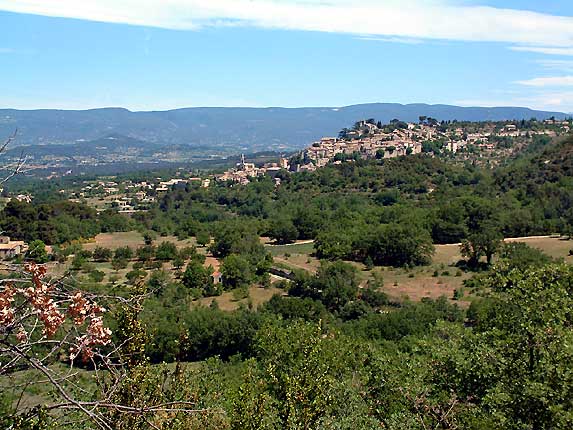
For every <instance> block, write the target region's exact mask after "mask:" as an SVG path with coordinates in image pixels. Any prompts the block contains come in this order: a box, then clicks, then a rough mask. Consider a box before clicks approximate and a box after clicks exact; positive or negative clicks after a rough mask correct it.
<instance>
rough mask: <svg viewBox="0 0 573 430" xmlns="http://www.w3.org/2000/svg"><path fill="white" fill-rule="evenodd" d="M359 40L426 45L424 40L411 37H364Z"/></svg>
mask: <svg viewBox="0 0 573 430" xmlns="http://www.w3.org/2000/svg"><path fill="white" fill-rule="evenodd" d="M357 39H358V40H365V41H368V42H384V43H404V44H406V45H419V44H421V43H424V41H423V40H422V39H414V38H411V37H373V36H362V37H357Z"/></svg>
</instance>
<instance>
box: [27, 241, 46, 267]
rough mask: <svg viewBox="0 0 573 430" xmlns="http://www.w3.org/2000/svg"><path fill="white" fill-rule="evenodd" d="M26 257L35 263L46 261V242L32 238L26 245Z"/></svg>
mask: <svg viewBox="0 0 573 430" xmlns="http://www.w3.org/2000/svg"><path fill="white" fill-rule="evenodd" d="M26 258H28V259H30V260H32V261H35V262H36V263H40V264H42V263H46V262H47V261H48V259H49V258H48V252H47V251H46V244H45V243H44V242H43V241H41V240H34V241H32V242H30V244H29V245H28V251H27V252H26Z"/></svg>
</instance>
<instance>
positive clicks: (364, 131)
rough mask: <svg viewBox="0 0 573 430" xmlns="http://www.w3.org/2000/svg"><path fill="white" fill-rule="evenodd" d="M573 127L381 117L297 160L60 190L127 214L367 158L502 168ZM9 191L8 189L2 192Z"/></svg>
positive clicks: (26, 196) (572, 123)
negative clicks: (193, 193) (197, 193)
mask: <svg viewBox="0 0 573 430" xmlns="http://www.w3.org/2000/svg"><path fill="white" fill-rule="evenodd" d="M572 129H573V120H571V119H569V120H555V119H547V120H544V121H537V120H535V119H531V120H527V121H524V120H522V121H502V122H458V121H451V122H449V121H448V122H445V121H441V122H439V121H437V120H435V119H433V118H428V117H420V118H419V122H418V123H412V122H404V121H400V120H397V119H395V120H392V121H390V122H389V123H388V124H382V123H381V122H380V121H375V120H374V119H366V120H361V121H358V122H356V123H355V124H354V125H353V126H352V128H344V129H342V130H341V131H340V133H339V134H338V136H337V137H323V138H322V139H320V140H318V141H316V142H313V143H312V144H311V145H310V146H308V147H307V148H305V149H303V150H302V151H300V152H298V153H296V154H294V155H291V156H290V158H286V157H283V156H281V157H279V158H278V160H276V159H275V160H276V161H272V159H271V160H268V161H267V162H260V163H255V162H252V161H250V162H249V161H247V160H246V159H245V156H244V155H242V156H241V159H240V161H239V162H238V163H237V164H236V165H235V166H234V167H232V168H230V169H228V170H226V171H224V172H223V173H218V174H217V173H210V174H206V175H197V174H196V173H195V174H191V173H190V172H188V171H186V169H183V168H179V169H178V170H177V172H176V173H175V174H174V175H173V176H172V177H164V178H153V179H147V180H145V181H135V180H134V181H132V180H127V179H124V180H119V179H116V178H114V177H109V179H104V178H101V179H98V180H91V181H80V184H81V185H80V187H77V188H76V187H72V188H71V189H70V188H67V189H61V190H60V194H62V196H63V197H65V198H67V199H69V200H71V201H75V202H81V201H84V202H86V203H87V204H88V205H90V206H91V207H94V208H95V209H97V210H98V211H102V210H106V209H112V210H114V211H117V212H120V213H126V214H130V213H134V212H140V211H146V210H147V209H149V208H150V207H151V206H152V205H153V204H154V203H155V202H156V201H157V198H158V197H159V196H161V195H163V194H164V193H166V192H168V191H169V190H172V189H174V188H185V187H187V186H189V185H195V186H199V187H201V188H208V187H210V186H211V185H213V183H215V182H218V183H225V182H229V183H232V184H237V185H246V184H248V183H249V182H251V181H252V180H253V179H255V178H257V177H261V176H265V175H266V176H270V177H271V178H272V179H273V181H274V183H275V185H276V186H279V185H280V184H281V179H282V178H284V175H285V174H288V173H287V172H290V173H296V172H312V171H315V170H317V169H320V168H322V167H324V166H326V165H328V164H329V163H332V164H341V163H343V162H353V161H357V160H364V159H387V158H394V157H400V156H409V155H415V154H420V153H426V154H429V155H431V156H435V157H442V158H445V159H448V160H450V161H451V162H464V163H465V162H470V163H472V164H475V165H488V166H495V165H497V164H499V163H500V162H502V161H504V160H507V159H508V157H511V156H513V155H515V154H517V153H519V152H520V151H523V150H526V149H527V148H528V147H530V146H531V145H533V146H534V147H538V146H540V145H541V146H542V145H545V144H547V143H548V142H549V141H551V140H552V139H553V138H556V137H559V136H563V135H566V134H568V133H570V132H571V130H572ZM0 191H2V190H0ZM33 198H34V196H33V195H32V194H31V193H29V192H28V193H6V192H3V199H2V201H0V203H1V204H6V203H7V202H9V201H10V200H12V199H14V200H18V201H20V202H28V203H29V202H31V201H32V199H33Z"/></svg>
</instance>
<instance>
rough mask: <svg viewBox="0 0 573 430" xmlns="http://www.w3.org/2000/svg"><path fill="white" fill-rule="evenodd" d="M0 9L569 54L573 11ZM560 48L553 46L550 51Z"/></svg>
mask: <svg viewBox="0 0 573 430" xmlns="http://www.w3.org/2000/svg"><path fill="white" fill-rule="evenodd" d="M0 10H5V11H11V12H19V13H29V14H36V15H47V16H57V17H67V18H77V19H84V20H92V21H103V22H111V23H123V24H130V25H142V26H151V27H161V28H168V29H175V30H189V29H191V30H193V29H198V28H201V27H202V26H213V25H248V26H254V27H259V28H272V29H283V30H303V31H321V32H336V33H349V34H356V35H369V36H387V37H397V38H398V39H396V41H399V40H402V39H401V38H413V39H445V40H460V41H488V42H505V43H509V44H519V45H521V46H518V47H516V49H518V50H529V51H533V52H543V53H559V55H568V54H564V52H565V53H566V52H569V53H571V55H573V18H572V17H563V16H553V15H549V14H542V13H536V12H531V11H525V10H516V9H503V8H495V7H485V6H471V5H463V3H462V4H461V5H460V3H459V1H457V2H456V1H454V0H434V1H427V0H403V1H396V0H393V1H388V0H387V1H384V2H381V1H374V0H362V1H359V0H295V1H285V0H82V1H77V0H0ZM556 50H558V51H556Z"/></svg>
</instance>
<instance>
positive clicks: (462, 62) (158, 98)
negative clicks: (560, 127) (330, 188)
mask: <svg viewBox="0 0 573 430" xmlns="http://www.w3.org/2000/svg"><path fill="white" fill-rule="evenodd" d="M0 32H1V33H0V34H1V36H2V37H0V67H1V70H2V77H3V79H2V80H1V83H0V107H14V108H21V109H34V108H62V109H84V108H93V107H103V106H122V107H127V108H129V109H132V110H154V109H157V110H162V109H170V108H177V107H188V106H256V107H259V106H287V107H295V106H343V105H349V104H355V103H367V102H398V103H418V102H420V103H448V104H461V105H478V106H501V105H503V106H508V105H513V106H528V107H532V108H537V109H546V110H556V111H564V112H573V2H571V0H560V1H557V0H554V1H551V0H546V1H533V0H520V1H517V0H505V1H502V0H481V1H478V0H475V1H474V0H425V1H421V0H400V1H398V0H389V1H382V0H377V1H375V0H364V1H356V0H161V1H160V0H137V1H136V0H98V1H96V0H82V2H77V0H73V1H72V0H57V1H56V0H0Z"/></svg>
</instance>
